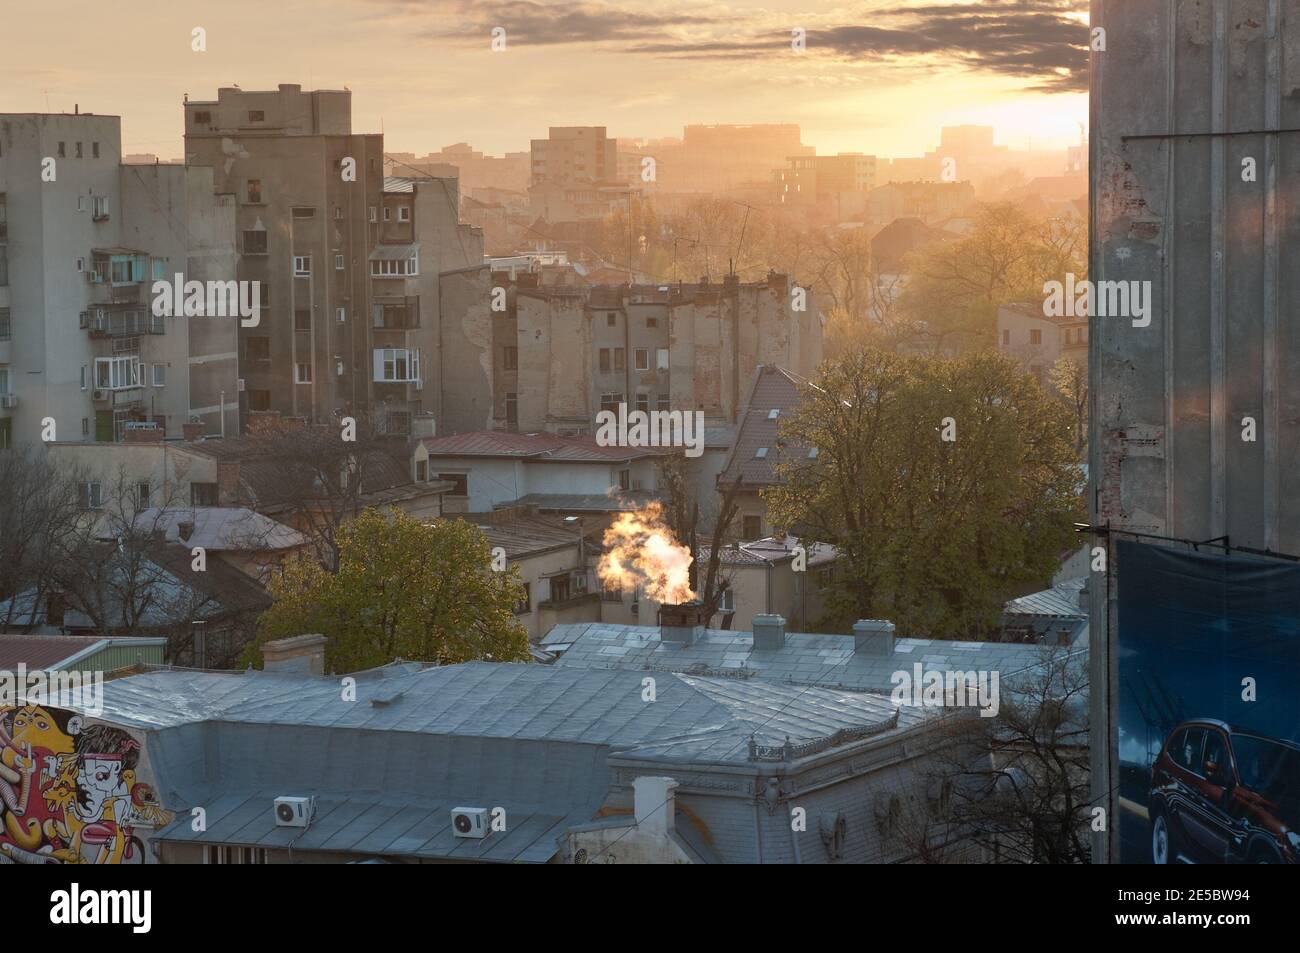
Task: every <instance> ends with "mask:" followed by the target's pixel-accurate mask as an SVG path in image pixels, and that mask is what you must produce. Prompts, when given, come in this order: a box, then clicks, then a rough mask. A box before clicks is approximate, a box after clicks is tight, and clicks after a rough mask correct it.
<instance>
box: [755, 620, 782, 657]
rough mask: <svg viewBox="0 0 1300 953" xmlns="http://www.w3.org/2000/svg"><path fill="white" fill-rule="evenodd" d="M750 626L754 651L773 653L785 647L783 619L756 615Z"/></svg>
mask: <svg viewBox="0 0 1300 953" xmlns="http://www.w3.org/2000/svg"><path fill="white" fill-rule="evenodd" d="M752 625H753V628H754V651H756V652H775V651H776V650H777V649H779V648H781V647H782V646H783V645H785V619H784V618H782V617H781V616H779V615H756V616H754V621H753V623H752Z"/></svg>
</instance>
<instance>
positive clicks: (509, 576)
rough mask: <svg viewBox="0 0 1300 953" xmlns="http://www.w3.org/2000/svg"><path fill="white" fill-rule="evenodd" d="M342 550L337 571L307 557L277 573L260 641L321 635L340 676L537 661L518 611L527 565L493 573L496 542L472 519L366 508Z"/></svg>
mask: <svg viewBox="0 0 1300 953" xmlns="http://www.w3.org/2000/svg"><path fill="white" fill-rule="evenodd" d="M338 552H339V564H338V571H337V572H330V571H329V570H327V569H325V568H324V567H322V566H321V565H320V563H319V562H317V561H315V560H313V559H311V558H309V557H299V558H295V559H291V560H290V561H289V562H287V563H286V565H285V567H284V569H283V571H282V572H281V573H280V574H279V575H277V576H275V577H273V578H272V579H271V582H270V585H269V588H270V591H271V595H272V597H273V599H274V603H273V605H272V606H271V608H270V609H268V610H267V611H266V612H265V613H264V614H263V616H262V618H261V620H260V622H259V626H258V642H259V644H260V643H261V642H266V641H270V640H274V639H280V638H285V637H287V636H293V635H302V634H304V633H308V632H319V633H321V634H322V635H324V636H325V637H326V638H327V639H328V642H327V643H326V662H327V664H328V665H329V667H330V669H331V670H332V671H338V672H348V671H357V670H359V669H364V668H372V667H374V666H377V665H383V664H386V663H388V662H391V661H392V660H393V659H395V658H404V659H410V660H413V661H422V662H432V663H438V664H449V663H455V662H465V661H469V660H472V659H490V660H493V661H506V662H508V661H523V660H526V659H527V658H528V634H527V631H526V630H525V629H524V627H523V626H522V625H520V623H519V621H518V620H517V619H516V618H515V612H514V610H515V606H516V605H517V604H518V603H519V602H520V601H521V600H522V599H523V598H524V595H525V590H524V587H523V584H522V583H521V582H520V581H519V571H518V569H517V568H515V567H513V566H512V567H509V568H508V569H507V570H506V571H504V572H493V571H492V569H491V562H492V553H491V551H490V550H489V548H488V544H487V540H486V538H485V537H484V536H483V533H482V531H481V530H480V529H479V528H478V527H477V526H475V525H473V524H472V523H468V522H465V521H463V520H454V519H448V520H440V521H438V522H436V523H424V522H421V521H420V520H417V519H415V518H413V517H409V516H406V515H405V514H403V513H400V512H392V513H381V512H380V511H378V510H375V509H372V508H367V509H365V510H362V511H361V513H360V514H359V515H358V516H357V517H356V519H354V520H352V521H350V522H348V523H346V524H344V525H343V526H341V527H340V528H339V530H338ZM253 655H254V652H253V651H250V652H249V653H247V660H248V661H250V662H254V661H255V659H254V658H253Z"/></svg>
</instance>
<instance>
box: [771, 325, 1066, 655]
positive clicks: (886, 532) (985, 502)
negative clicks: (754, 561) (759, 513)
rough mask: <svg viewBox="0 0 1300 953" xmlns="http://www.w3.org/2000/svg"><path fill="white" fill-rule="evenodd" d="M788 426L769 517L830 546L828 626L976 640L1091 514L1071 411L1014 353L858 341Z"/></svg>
mask: <svg viewBox="0 0 1300 953" xmlns="http://www.w3.org/2000/svg"><path fill="white" fill-rule="evenodd" d="M802 398H803V399H802V401H801V403H800V405H799V406H798V407H797V408H796V409H795V410H794V412H793V413H792V414H791V416H790V418H789V419H788V420H787V421H786V423H785V424H784V425H783V426H782V428H781V432H782V438H783V439H784V440H786V441H787V442H789V443H792V444H795V445H797V446H806V447H814V448H816V450H817V453H816V455H814V456H801V457H800V458H799V459H797V460H793V461H786V462H783V463H782V464H780V465H779V466H778V468H777V470H778V473H779V474H780V475H781V476H782V477H783V479H784V482H783V483H782V484H780V485H777V486H775V487H770V488H767V489H766V490H765V491H764V499H765V500H766V501H767V505H768V513H769V515H770V517H771V519H772V521H773V522H774V523H775V524H776V525H778V526H780V527H783V528H784V529H786V530H788V531H790V532H793V533H795V534H797V535H798V536H800V537H801V538H811V539H814V540H818V541H821V542H826V543H829V544H831V545H833V546H835V547H836V548H837V549H838V551H839V555H840V563H841V565H842V566H843V570H844V571H843V572H841V573H839V574H838V578H837V580H836V581H835V582H834V583H833V584H832V587H831V592H830V595H829V599H828V609H829V618H828V619H827V620H826V621H827V623H828V624H837V625H839V626H841V627H842V628H847V626H848V625H850V624H851V623H852V622H853V620H855V619H859V618H887V619H890V620H891V621H893V622H894V623H895V625H896V626H897V628H898V630H899V632H900V634H904V635H916V636H925V637H932V638H977V637H981V636H984V635H987V634H988V633H990V632H991V631H992V630H993V629H994V628H995V627H996V625H997V622H998V619H999V616H1000V612H1001V606H1002V603H1003V601H1005V599H1006V598H1008V593H1009V592H1010V590H1012V589H1014V588H1016V587H1018V586H1021V585H1024V584H1026V583H1037V584H1041V583H1043V582H1045V581H1046V580H1047V579H1048V578H1050V576H1051V574H1052V571H1053V570H1054V569H1055V566H1056V557H1057V554H1058V553H1060V552H1061V551H1062V550H1064V549H1067V548H1071V547H1072V546H1073V544H1074V532H1073V523H1074V521H1075V520H1076V519H1077V518H1078V517H1079V516H1080V515H1081V513H1082V500H1081V487H1080V485H1079V484H1080V481H1079V475H1078V468H1077V466H1076V464H1075V460H1074V454H1073V449H1072V446H1071V442H1070V436H1071V428H1070V422H1069V420H1068V418H1067V415H1066V413H1065V409H1064V407H1062V405H1061V404H1060V402H1059V401H1056V400H1054V399H1052V398H1051V397H1049V396H1047V395H1045V394H1043V393H1042V391H1041V390H1040V389H1039V388H1038V386H1037V385H1036V384H1035V383H1034V382H1033V381H1032V380H1031V379H1030V378H1029V377H1028V376H1027V375H1025V374H1024V372H1023V371H1022V370H1021V369H1020V368H1019V367H1018V366H1017V365H1016V364H1015V363H1014V362H1013V361H1011V360H1010V359H1008V358H1005V357H1003V356H1001V355H998V354H996V353H993V352H979V353H976V354H972V355H968V356H966V357H963V358H960V359H958V360H953V361H945V360H939V359H935V358H924V357H907V356H900V355H896V354H891V353H888V352H884V351H879V350H875V349H872V348H865V347H864V348H859V349H856V350H853V351H850V352H848V353H847V354H845V355H843V356H841V357H839V358H835V359H832V360H829V361H827V362H825V363H824V364H823V365H822V367H821V369H820V371H819V373H818V376H817V379H816V381H815V382H814V383H813V384H812V385H811V386H806V387H805V388H804V389H803V395H802Z"/></svg>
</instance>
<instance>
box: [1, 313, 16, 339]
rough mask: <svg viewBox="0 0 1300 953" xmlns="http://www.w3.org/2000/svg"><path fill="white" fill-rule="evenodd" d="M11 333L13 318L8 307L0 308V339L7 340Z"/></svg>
mask: <svg viewBox="0 0 1300 953" xmlns="http://www.w3.org/2000/svg"><path fill="white" fill-rule="evenodd" d="M12 334H13V319H12V318H11V317H10V316H9V309H8V308H0V341H8V340H9V338H10V337H11V336H12Z"/></svg>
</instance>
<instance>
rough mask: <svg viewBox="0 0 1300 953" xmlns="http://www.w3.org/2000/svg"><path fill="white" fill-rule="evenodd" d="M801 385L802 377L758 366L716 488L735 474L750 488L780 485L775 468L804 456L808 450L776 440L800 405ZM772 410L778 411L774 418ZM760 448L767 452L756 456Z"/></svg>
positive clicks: (777, 369)
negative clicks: (783, 425) (790, 415)
mask: <svg viewBox="0 0 1300 953" xmlns="http://www.w3.org/2000/svg"><path fill="white" fill-rule="evenodd" d="M804 383H806V382H805V381H804V380H803V378H801V377H799V376H798V375H795V374H791V373H790V372H789V371H787V370H785V369H784V368H780V367H777V366H776V365H775V364H763V365H760V366H759V368H758V370H757V371H756V373H755V374H754V380H753V383H752V385H751V386H750V391H749V397H748V399H747V400H746V401H745V406H744V409H743V411H742V413H741V416H740V423H739V425H738V427H737V432H736V442H735V446H733V447H732V449H731V453H730V454H729V455H728V457H727V462H726V464H725V465H724V466H723V469H722V472H721V473H720V474H719V475H718V482H719V485H722V484H728V483H731V482H733V481H734V480H735V479H736V477H737V476H738V475H739V476H740V477H742V478H743V481H744V486H747V487H751V488H752V487H758V486H769V485H772V484H775V483H779V482H780V479H779V478H778V477H777V474H776V465H777V464H778V463H780V462H781V461H782V460H792V459H795V458H798V457H802V456H806V455H807V453H808V448H807V447H803V446H799V445H796V444H789V445H786V446H781V445H780V444H779V443H778V437H777V432H778V428H779V427H780V426H781V425H782V424H783V423H785V422H786V421H787V420H788V419H789V414H790V411H791V410H793V409H794V408H795V407H797V406H798V405H799V401H800V395H799V387H800V386H801V385H802V384H804ZM773 410H775V411H777V416H776V417H775V418H773V417H772V411H773ZM761 448H766V453H765V455H764V456H762V457H759V456H758V451H759V450H760V449H761Z"/></svg>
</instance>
